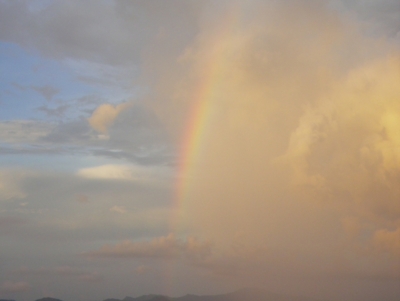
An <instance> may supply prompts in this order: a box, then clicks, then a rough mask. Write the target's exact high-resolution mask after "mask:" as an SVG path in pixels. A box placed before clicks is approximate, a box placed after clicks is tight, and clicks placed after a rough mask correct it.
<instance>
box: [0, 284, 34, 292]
mask: <svg viewBox="0 0 400 301" xmlns="http://www.w3.org/2000/svg"><path fill="white" fill-rule="evenodd" d="M31 289H32V286H31V285H30V284H29V283H28V282H25V281H18V282H14V281H5V282H3V284H2V285H1V287H0V292H2V293H18V292H26V291H30V290H31Z"/></svg>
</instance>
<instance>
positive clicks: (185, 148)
mask: <svg viewBox="0 0 400 301" xmlns="http://www.w3.org/2000/svg"><path fill="white" fill-rule="evenodd" d="M237 21H238V10H237V9H233V10H232V11H230V12H229V13H227V14H226V17H225V18H224V21H223V22H222V23H221V26H220V27H219V28H218V29H216V30H215V32H217V34H215V35H214V37H213V39H212V41H214V43H213V45H211V46H210V52H209V56H208V57H207V59H206V63H205V64H204V65H203V66H202V70H203V73H202V76H201V79H200V80H199V81H198V83H197V87H196V88H195V89H194V93H193V95H195V98H194V99H193V100H192V103H193V105H192V107H191V110H190V113H189V118H188V119H187V123H186V124H187V126H186V130H185V132H184V135H183V139H182V143H181V149H180V154H179V164H178V180H177V183H176V187H175V195H174V205H173V207H174V209H175V214H174V217H173V218H172V221H171V227H170V228H171V232H175V231H176V230H177V228H178V227H179V212H180V211H181V210H183V206H184V204H185V203H186V201H187V199H188V195H189V191H190V190H191V188H192V187H193V185H194V183H193V179H192V177H191V175H193V173H194V172H195V170H196V166H197V163H198V161H199V159H200V158H201V156H202V153H203V151H204V145H205V144H206V143H204V141H205V140H206V138H207V134H208V133H209V130H210V127H211V124H212V116H213V113H214V112H215V99H216V97H218V92H219V91H218V88H219V85H220V83H221V81H222V79H223V77H224V75H225V74H226V71H227V69H228V68H227V66H226V63H227V60H226V59H225V57H226V56H227V55H229V50H230V47H229V45H230V40H229V36H230V34H231V33H232V31H233V29H234V28H235V27H236V25H237Z"/></svg>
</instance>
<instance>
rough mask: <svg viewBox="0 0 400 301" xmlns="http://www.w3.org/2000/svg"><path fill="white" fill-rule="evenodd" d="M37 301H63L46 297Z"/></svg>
mask: <svg viewBox="0 0 400 301" xmlns="http://www.w3.org/2000/svg"><path fill="white" fill-rule="evenodd" d="M36 301H61V300H60V299H56V298H50V297H45V298H42V299H37V300H36Z"/></svg>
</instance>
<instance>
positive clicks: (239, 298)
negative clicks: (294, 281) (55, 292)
mask: <svg viewBox="0 0 400 301" xmlns="http://www.w3.org/2000/svg"><path fill="white" fill-rule="evenodd" d="M0 301H15V300H2V299H0ZM36 301H61V300H59V299H55V298H49V297H47V298H42V299H38V300H36ZM103 301H323V300H320V299H314V298H307V297H301V296H288V295H281V294H275V293H271V292H269V291H266V290H264V289H260V288H244V289H240V290H238V291H235V292H233V293H227V294H220V295H191V294H188V295H185V296H182V297H176V298H171V297H168V296H164V295H143V296H140V297H137V298H133V297H125V298H124V299H122V300H121V299H115V298H108V299H105V300H103Z"/></svg>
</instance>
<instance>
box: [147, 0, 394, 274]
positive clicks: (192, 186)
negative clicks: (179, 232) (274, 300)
mask: <svg viewBox="0 0 400 301" xmlns="http://www.w3.org/2000/svg"><path fill="white" fill-rule="evenodd" d="M213 8H214V11H215V14H213V15H211V14H210V15H208V18H206V19H205V20H203V21H204V23H202V26H201V29H202V31H201V33H200V34H199V36H198V37H197V40H196V41H195V42H194V43H193V44H191V45H190V46H188V47H187V49H186V51H185V53H184V54H183V55H182V56H181V57H180V59H179V64H181V66H182V67H181V69H180V70H184V72H183V73H184V74H183V75H182V77H179V74H178V75H176V74H174V75H176V76H177V77H178V79H177V80H176V82H175V83H172V86H173V88H171V84H170V81H171V78H167V79H165V80H164V79H163V78H161V79H160V83H159V84H158V86H157V85H156V87H159V91H158V92H159V93H160V94H161V93H164V97H163V98H157V97H154V98H152V99H151V100H149V105H150V106H153V108H154V110H155V111H156V112H157V113H158V115H159V116H160V120H162V121H163V122H165V123H166V124H167V127H168V129H169V130H170V131H171V132H172V135H175V136H177V137H178V139H177V140H178V141H181V142H182V144H184V143H186V141H187V140H186V139H187V136H186V135H187V133H186V132H185V130H186V129H187V128H188V127H189V125H190V124H191V122H192V121H193V113H192V112H193V111H195V113H194V115H196V108H199V106H201V105H203V106H206V107H207V110H208V115H207V116H206V117H204V116H203V117H204V119H203V120H202V121H203V122H204V123H202V124H201V126H202V129H201V131H202V137H201V139H202V140H201V145H202V147H201V154H200V155H199V156H198V157H196V158H194V161H193V162H191V163H192V165H191V169H190V170H187V171H188V174H184V175H182V177H183V179H187V182H186V184H184V185H187V187H189V188H188V189H187V190H186V191H185V193H186V194H185V195H184V196H183V197H182V199H180V200H178V201H179V202H180V203H183V204H184V206H182V209H181V210H182V211H183V213H182V215H181V216H182V217H183V218H182V219H181V220H180V224H179V226H177V228H180V227H181V228H185V227H188V228H190V229H193V231H194V232H195V233H198V234H199V235H200V236H202V237H207V238H210V239H211V240H212V241H215V242H218V243H217V244H218V245H219V246H220V248H219V251H220V252H221V254H227V253H230V252H232V251H231V249H232V244H235V245H236V246H237V247H236V249H237V250H247V251H246V252H244V251H243V252H238V253H236V255H235V256H233V257H232V258H236V260H232V261H229V264H233V265H235V264H236V263H235V262H238V261H240V262H242V264H243V265H246V264H247V265H248V266H249V267H251V266H256V265H257V264H256V263H255V262H254V261H253V260H254V259H255V258H258V259H257V260H258V261H259V262H260V266H263V267H267V266H268V264H271V262H272V260H271V258H275V256H277V253H279V252H283V253H285V252H288V253H291V255H290V256H288V257H287V258H286V262H290V265H286V264H282V267H283V268H282V269H281V270H282V271H286V274H287V276H288V277H291V276H292V275H294V274H295V273H289V272H288V271H290V270H291V268H290V266H292V267H294V268H296V267H299V270H301V271H302V273H303V274H304V275H309V276H310V275H313V276H314V277H316V276H315V275H316V274H315V271H318V273H321V274H324V275H326V274H329V273H330V272H328V271H331V270H334V269H335V266H334V265H331V264H330V260H331V258H332V254H333V253H334V254H337V256H336V255H335V257H337V258H336V259H335V260H336V262H337V263H338V262H340V263H341V264H340V265H343V266H345V265H346V262H348V261H349V262H352V260H351V257H352V256H359V255H360V253H361V254H363V256H367V257H368V256H371V257H368V260H370V261H371V262H374V264H371V265H368V266H367V267H365V269H366V270H368V269H369V272H371V271H373V270H375V267H376V266H380V265H382V264H383V261H382V257H380V256H381V255H382V254H381V255H377V254H376V253H374V255H372V253H369V251H368V250H372V249H373V248H372V246H374V244H375V243H376V241H378V240H379V239H382V241H381V245H382V248H381V250H385V249H386V250H389V249H390V250H395V249H396V246H395V245H394V244H392V242H391V241H392V239H394V237H395V234H394V233H391V232H378V234H374V232H375V231H377V230H379V229H382V228H383V229H386V230H387V231H390V229H393V225H396V224H398V222H399V220H400V211H399V208H400V207H399V202H398V197H399V195H400V194H399V193H400V191H399V188H398V187H399V174H400V173H399V160H398V153H399V152H398V151H397V150H398V149H399V145H400V144H399V141H398V137H399V135H398V132H399V122H398V121H399V120H400V116H398V114H397V112H398V111H399V107H398V99H399V98H400V86H399V85H398V83H399V82H400V73H399V72H400V69H399V68H398V66H399V53H398V51H396V50H393V48H392V50H390V51H388V49H390V48H391V46H388V44H386V42H385V41H384V40H374V39H373V38H371V37H366V36H364V35H363V34H362V33H361V32H360V31H359V30H358V29H357V28H356V27H355V25H354V23H351V22H347V21H346V20H344V19H343V18H341V17H340V16H339V15H338V14H336V12H334V11H332V10H330V9H329V8H328V6H327V5H326V3H324V2H305V1H289V2H285V3H279V4H277V3H275V4H273V3H266V2H262V1H251V3H243V2H240V3H235V4H232V5H231V4H227V3H225V4H224V3H222V4H221V3H220V5H215V6H214V7H213ZM221 20H223V21H221ZM221 24H222V25H221ZM366 49H368V50H366ZM165 87H168V88H165ZM168 89H170V90H172V92H171V93H169V90H168ZM204 91H205V92H204ZM210 91H211V92H210ZM199 95H200V96H199ZM199 97H200V98H199ZM166 99H168V100H169V101H166ZM192 134H193V133H192ZM189 179H190V180H189ZM187 187H186V186H185V188H187ZM238 233H242V234H241V235H237V234H238ZM384 233H385V235H384ZM374 235H375V236H374ZM396 235H397V234H396ZM345 237H352V239H347V240H346V239H345ZM384 237H385V238H384ZM389 237H390V238H389ZM383 241H385V242H383ZM378 244H379V243H378ZM238 246H240V248H239V247H238ZM256 250H269V252H260V254H261V255H260V256H255V257H252V256H251V255H249V254H254V252H255V251H256ZM279 250H280V251H279ZM341 250H342V251H341ZM345 250H346V251H345ZM346 252H347V253H346ZM390 252H392V251H390ZM367 253H368V255H366V254H367ZM349 254H352V255H349ZM360 256H361V255H360ZM303 257H306V258H307V259H306V260H305V259H304V258H303ZM312 257H313V258H314V259H315V261H314V262H313V260H312V259H311V258H312ZM221 258H223V255H221ZM302 258H303V259H302ZM316 258H318V259H316ZM282 262H284V260H283V259H282ZM315 262H318V266H317V265H316V264H315ZM234 263H235V264H234ZM261 263H264V264H261ZM338 265H339V264H338ZM338 265H337V266H338ZM359 265H362V264H361V263H356V261H355V262H353V263H352V264H349V265H348V267H349V269H354V270H355V271H357V270H358V269H359ZM250 270H251V269H250ZM276 270H279V269H278V268H276ZM364 272H365V273H366V271H365V270H364ZM267 274H268V273H267V272H265V273H264V275H267ZM298 274H301V273H298ZM260 275H262V272H260Z"/></svg>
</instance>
